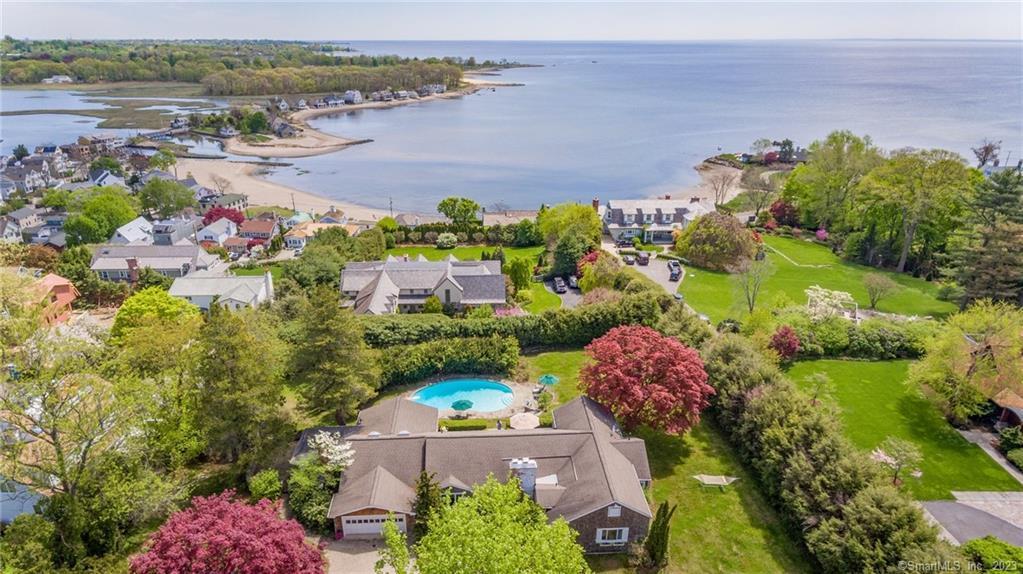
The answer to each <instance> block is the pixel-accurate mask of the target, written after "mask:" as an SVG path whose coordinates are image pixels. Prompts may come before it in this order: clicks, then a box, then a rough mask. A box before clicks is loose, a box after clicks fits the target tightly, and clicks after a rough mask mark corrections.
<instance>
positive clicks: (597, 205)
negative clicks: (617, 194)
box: [593, 197, 600, 211]
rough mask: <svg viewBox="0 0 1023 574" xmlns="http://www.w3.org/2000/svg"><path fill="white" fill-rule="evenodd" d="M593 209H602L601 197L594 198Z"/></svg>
mask: <svg viewBox="0 0 1023 574" xmlns="http://www.w3.org/2000/svg"><path fill="white" fill-rule="evenodd" d="M593 211H600V198H598V197H594V198H593Z"/></svg>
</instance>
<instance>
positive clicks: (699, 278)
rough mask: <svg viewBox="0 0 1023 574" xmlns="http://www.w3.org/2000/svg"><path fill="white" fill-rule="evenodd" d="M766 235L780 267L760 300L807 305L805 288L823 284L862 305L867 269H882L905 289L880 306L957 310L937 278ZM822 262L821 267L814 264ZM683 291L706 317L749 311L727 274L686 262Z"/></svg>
mask: <svg viewBox="0 0 1023 574" xmlns="http://www.w3.org/2000/svg"><path fill="white" fill-rule="evenodd" d="M764 239H765V241H766V242H767V245H768V247H769V249H768V250H767V258H768V260H769V261H771V262H772V263H774V265H775V267H776V269H777V270H776V272H775V273H774V275H773V276H771V277H770V279H768V280H767V281H766V282H765V284H764V285H763V288H762V290H761V294H760V298H759V301H760V302H761V303H760V304H767V303H769V302H771V301H772V300H773V299H774V298H775V297H776V296H777V295H778V294H780V293H784V294H785V295H786V296H788V298H789V299H791V300H792V301H793V302H795V303H799V304H801V303H805V302H806V295H805V294H804V293H803V291H804V290H805V289H806V288H807V287H810V286H812V285H820V286H821V287H824V288H825V289H833V290H838V291H846V292H848V293H851V294H852V296H853V298H855V299H856V302H857V303H859V305H860V306H861V307H867V306H868V305H869V299H868V298H867V292H866V289H864V287H863V277H864V276H865V275H866V274H868V273H872V272H879V273H883V274H885V275H888V276H889V277H891V278H892V279H893V280H894V281H895V282H897V283H899V284H900V285H901V286H902V289H900V290H899V291H898V292H896V293H895V294H893V295H891V296H889V297H887V298H885V299H882V300H881V302H880V303H879V304H878V310H880V311H887V312H891V313H901V314H904V315H935V316H939V315H945V314H948V313H951V312H953V311H955V308H956V307H955V305H954V304H952V303H948V302H944V301H938V299H937V298H936V296H935V295H936V293H937V289H938V287H937V285H936V284H935V283H933V282H927V281H924V280H922V279H917V278H914V277H911V276H909V275H906V274H903V273H891V272H887V271H879V270H877V269H874V268H872V267H866V266H863V265H857V264H854V263H849V262H847V261H843V260H842V259H841V258H840V257H838V256H836V255H835V254H833V253H831V251H830V250H829V249H828V248H826V247H824V246H822V245H817V244H815V243H811V242H808V241H803V240H799V239H792V238H786V237H776V236H766V237H765V238H764ZM775 250H777V251H775ZM778 252H781V253H782V254H784V255H785V256H787V257H788V259H786V258H785V257H783V256H782V255H781V254H779V253H778ZM790 260H791V261H790ZM818 265H819V266H822V267H814V266H818ZM679 292H680V293H683V294H684V295H685V297H686V301H687V302H688V303H689V305H691V306H692V307H693V308H694V309H696V310H697V311H699V312H701V313H705V314H706V315H708V316H709V317H710V318H711V320H713V321H714V322H715V323H716V322H718V321H720V320H722V319H725V318H728V317H736V318H740V320H741V318H742V317H743V316H745V315H746V311H745V308H744V307H742V306H741V305H742V303H741V301H742V298H741V296H740V294H739V292H738V291H737V290H736V288H735V287H734V286H733V285H732V283H731V281H729V276H728V273H722V272H714V271H707V270H704V269H700V268H697V267H688V266H687V267H686V276H685V279H684V280H683V281H682V283H681V284H680V285H679Z"/></svg>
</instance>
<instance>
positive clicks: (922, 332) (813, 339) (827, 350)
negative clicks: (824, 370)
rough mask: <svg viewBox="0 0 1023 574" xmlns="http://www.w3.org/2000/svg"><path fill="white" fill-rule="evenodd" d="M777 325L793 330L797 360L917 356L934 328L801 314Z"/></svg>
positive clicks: (922, 324) (922, 323)
mask: <svg viewBox="0 0 1023 574" xmlns="http://www.w3.org/2000/svg"><path fill="white" fill-rule="evenodd" d="M778 322H779V324H783V325H789V326H791V327H792V328H793V329H794V330H795V331H796V334H797V335H798V336H799V356H800V357H803V358H810V357H858V358H864V359H876V360H885V359H906V358H910V359H911V358H917V357H920V356H921V355H923V353H924V342H925V341H926V340H927V338H928V337H930V336H931V335H932V334H933V333H934V329H935V328H936V326H937V325H936V323H934V322H933V321H891V320H888V319H881V318H875V319H867V320H865V321H862V322H861V323H859V324H856V323H853V322H850V321H848V320H846V319H842V318H839V317H833V318H831V319H825V320H823V321H818V322H814V321H811V320H810V319H809V318H808V317H806V315H805V314H787V315H785V316H783V317H780V318H779V321H778Z"/></svg>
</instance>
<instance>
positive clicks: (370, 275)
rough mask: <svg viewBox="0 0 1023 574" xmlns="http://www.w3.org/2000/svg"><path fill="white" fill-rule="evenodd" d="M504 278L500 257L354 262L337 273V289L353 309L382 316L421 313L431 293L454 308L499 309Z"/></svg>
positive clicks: (391, 257) (501, 302)
mask: <svg viewBox="0 0 1023 574" xmlns="http://www.w3.org/2000/svg"><path fill="white" fill-rule="evenodd" d="M505 289H506V288H505V276H504V275H502V274H501V262H500V261H459V260H457V259H455V257H454V256H452V255H449V256H448V257H447V258H446V259H445V260H444V261H427V260H426V259H425V258H423V257H422V256H420V257H419V258H418V259H414V260H409V259H408V258H403V259H397V258H395V257H393V256H388V257H387V260H386V261H353V262H350V263H348V265H346V266H345V269H344V270H343V271H342V272H341V293H342V294H343V295H344V296H346V297H348V298H349V299H351V301H349V302H347V304H350V305H352V306H353V307H354V309H355V312H356V313H360V314H369V315H385V314H390V313H398V312H403V313H404V312H410V311H420V310H422V308H423V303H424V302H425V301H426V298H427V297H430V296H431V295H434V296H436V297H437V298H439V299H440V301H441V303H443V304H446V305H452V306H454V307H455V308H457V309H462V308H466V307H474V306H478V305H492V306H495V307H503V306H504V305H505V302H506V299H505V297H506V290H505Z"/></svg>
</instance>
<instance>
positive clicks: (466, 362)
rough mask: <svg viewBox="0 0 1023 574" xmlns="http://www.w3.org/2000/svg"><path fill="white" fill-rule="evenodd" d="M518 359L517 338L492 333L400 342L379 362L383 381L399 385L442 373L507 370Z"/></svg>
mask: <svg viewBox="0 0 1023 574" xmlns="http://www.w3.org/2000/svg"><path fill="white" fill-rule="evenodd" d="M518 360H519V344H518V341H516V340H515V338H513V337H502V336H500V335H493V336H490V337H468V338H455V339H436V340H433V341H428V342H425V343H419V344H416V345H400V346H397V347H392V348H390V349H387V350H386V351H385V352H384V353H383V354H382V357H381V359H380V363H381V369H382V371H383V380H384V384H385V385H400V384H404V383H411V382H415V381H420V380H422V379H425V378H427V377H433V376H437V375H444V374H467V375H468V374H473V375H490V374H498V373H508V372H510V371H511V370H512V369H514V368H515V365H516V364H517V363H518Z"/></svg>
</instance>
